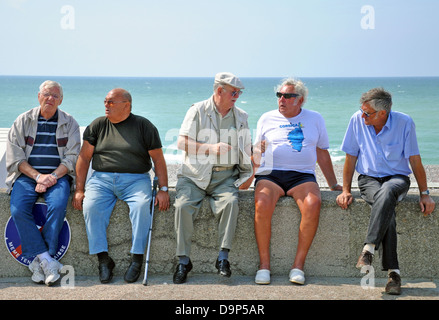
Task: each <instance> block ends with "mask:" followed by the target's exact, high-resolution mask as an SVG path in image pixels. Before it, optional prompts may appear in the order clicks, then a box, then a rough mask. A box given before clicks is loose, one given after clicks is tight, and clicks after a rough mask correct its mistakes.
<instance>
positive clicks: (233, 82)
mask: <svg viewBox="0 0 439 320" xmlns="http://www.w3.org/2000/svg"><path fill="white" fill-rule="evenodd" d="M215 83H221V84H228V85H230V86H232V87H234V88H238V89H245V87H244V85H243V84H242V82H241V80H239V78H238V77H237V76H235V75H234V74H233V73H230V72H219V73H217V74H216V75H215Z"/></svg>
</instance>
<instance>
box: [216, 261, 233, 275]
mask: <svg viewBox="0 0 439 320" xmlns="http://www.w3.org/2000/svg"><path fill="white" fill-rule="evenodd" d="M215 268H217V269H218V273H219V274H220V275H222V276H224V277H230V276H231V275H232V270H230V263H229V261H227V259H223V260H221V261H219V260H218V259H217V260H216V263H215Z"/></svg>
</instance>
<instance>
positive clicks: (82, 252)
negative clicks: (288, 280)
mask: <svg viewBox="0 0 439 320" xmlns="http://www.w3.org/2000/svg"><path fill="white" fill-rule="evenodd" d="M337 194H338V193H337V192H331V191H322V198H323V204H322V210H321V216H320V224H319V229H318V232H317V235H316V237H315V239H314V242H313V245H312V247H311V250H310V252H309V255H308V258H307V263H306V265H305V272H306V274H307V275H310V276H330V277H362V276H364V274H361V273H360V271H359V270H357V269H356V268H355V264H356V261H357V258H358V255H359V254H360V251H361V248H362V243H363V240H364V236H365V232H366V229H367V225H368V219H369V215H370V214H369V212H370V209H369V206H368V205H367V204H366V203H365V202H364V201H363V200H362V199H360V198H359V194H358V193H355V197H356V200H355V201H354V203H353V204H352V205H351V206H350V208H349V210H347V211H344V210H342V209H340V208H339V207H338V206H337V204H336V203H335V199H336V196H337ZM253 195H254V193H253V191H251V190H250V191H240V215H239V220H238V226H237V231H236V236H235V240H234V245H233V248H232V251H231V253H230V261H231V265H232V272H233V274H240V275H254V274H255V272H256V270H257V268H258V251H257V245H256V241H255V236H254V225H253V219H254V198H253ZM170 196H171V203H173V202H174V198H175V191H174V190H173V189H171V190H170ZM433 198H434V200H435V202H436V203H439V196H438V195H437V194H436V195H434V196H433ZM67 211H68V212H67V220H68V221H69V224H70V228H71V232H72V239H71V243H70V247H69V249H68V251H67V253H66V254H65V256H64V257H63V258H62V260H61V262H62V263H63V264H64V265H71V266H73V267H74V270H75V275H86V276H94V275H96V276H97V274H98V271H97V258H96V256H90V255H89V254H88V242H87V236H86V232H85V225H84V219H83V215H82V212H80V211H77V210H75V209H73V207H72V206H71V203H70V202H69V206H68V209H67ZM436 215H437V210H436V211H435V212H434V213H433V214H432V215H431V216H429V217H423V215H422V214H421V212H420V211H419V205H418V196H417V195H415V194H409V195H408V196H407V198H406V199H405V200H404V201H403V202H402V203H400V204H399V205H398V207H397V228H398V236H399V238H398V245H399V247H398V252H399V259H400V267H401V269H402V272H403V274H404V277H412V278H427V279H434V278H436V279H437V278H439V242H438V241H437V235H438V234H439V221H438V219H437V216H436ZM9 217H10V211H9V196H8V195H7V194H6V193H4V192H0V230H2V232H3V233H4V230H5V225H6V222H7V220H8V219H9ZM299 223H300V212H299V211H298V208H297V206H296V204H295V203H294V201H293V200H292V199H291V198H287V197H284V198H282V199H280V201H279V203H278V205H277V207H276V211H275V214H274V216H273V230H272V247H271V250H272V252H271V255H272V263H271V264H272V273H273V274H274V275H285V276H286V275H287V274H288V271H289V269H290V268H291V264H292V262H293V260H294V255H295V251H296V246H297V235H298V226H299ZM216 224H217V221H215V218H214V216H213V214H212V213H211V211H210V208H209V204H208V201H207V200H205V201H204V204H203V206H202V209H201V211H200V214H199V215H198V217H197V218H196V220H195V235H194V239H193V250H192V251H193V254H192V257H191V259H192V261H193V264H194V269H193V271H192V272H193V273H215V272H216V269H215V267H214V261H215V259H216V257H217V251H218V234H217V226H216ZM108 237H109V245H110V255H111V256H112V257H113V259H114V260H115V262H116V268H115V274H116V275H123V274H124V272H125V270H126V268H127V267H128V264H129V261H130V254H129V249H130V246H131V224H130V221H129V218H128V206H127V205H126V204H125V203H124V202H122V201H118V202H117V204H116V207H115V209H114V212H113V215H112V218H111V222H110V226H109V228H108ZM2 241H3V244H2V245H0V261H1V264H0V277H26V276H29V275H30V272H29V271H28V269H27V268H26V267H24V266H22V265H21V264H19V263H18V262H17V261H15V259H14V258H12V256H11V255H10V253H9V252H8V250H7V247H6V245H5V242H4V239H3V240H2ZM175 263H176V259H175V232H174V210H173V207H171V209H170V210H168V211H166V212H159V211H156V213H155V215H154V223H153V233H152V243H151V255H150V264H149V274H169V275H170V277H172V274H173V272H174V268H175ZM373 265H374V268H375V274H376V275H377V276H383V275H384V273H383V272H382V271H381V262H380V258H379V257H378V255H376V258H375V261H374V264H373Z"/></svg>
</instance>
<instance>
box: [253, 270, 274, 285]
mask: <svg viewBox="0 0 439 320" xmlns="http://www.w3.org/2000/svg"><path fill="white" fill-rule="evenodd" d="M255 282H256V283H257V284H270V270H268V269H261V270H258V271H257V272H256V277H255Z"/></svg>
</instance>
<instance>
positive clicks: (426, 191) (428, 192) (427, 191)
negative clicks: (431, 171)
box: [421, 189, 430, 195]
mask: <svg viewBox="0 0 439 320" xmlns="http://www.w3.org/2000/svg"><path fill="white" fill-rule="evenodd" d="M422 194H426V195H429V194H430V191H429V190H428V189H427V190H425V191H422V192H421V195H422Z"/></svg>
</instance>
